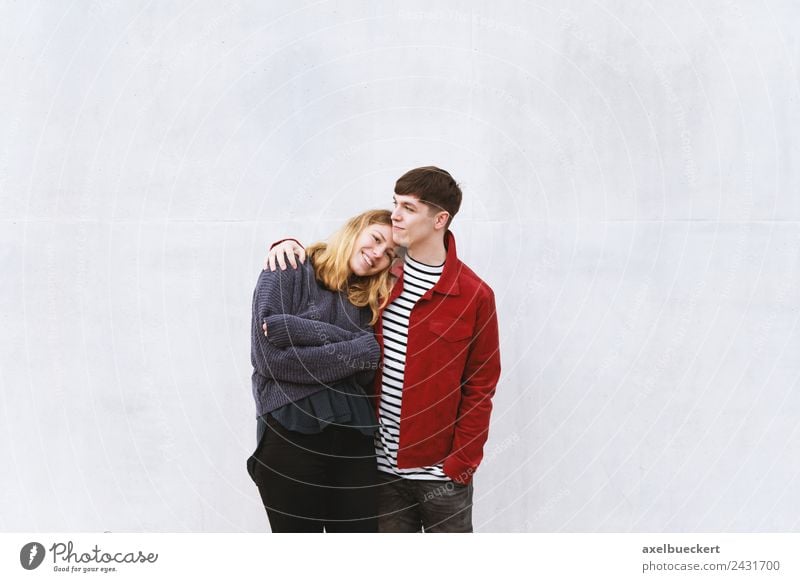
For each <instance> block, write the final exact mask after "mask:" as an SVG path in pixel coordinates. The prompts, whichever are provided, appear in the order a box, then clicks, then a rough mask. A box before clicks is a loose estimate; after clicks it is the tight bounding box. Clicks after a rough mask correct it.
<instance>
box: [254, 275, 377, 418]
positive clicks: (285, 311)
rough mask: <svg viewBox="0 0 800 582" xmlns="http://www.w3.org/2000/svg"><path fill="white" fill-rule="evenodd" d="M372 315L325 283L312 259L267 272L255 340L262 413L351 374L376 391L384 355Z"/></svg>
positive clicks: (257, 299)
mask: <svg viewBox="0 0 800 582" xmlns="http://www.w3.org/2000/svg"><path fill="white" fill-rule="evenodd" d="M371 315H372V314H371V311H370V309H369V308H368V307H355V306H353V304H352V303H350V301H348V299H347V295H346V294H344V293H340V292H339V293H334V292H332V291H328V290H327V289H325V288H324V287H322V286H321V285H320V284H319V283H318V282H317V281H316V279H315V277H314V271H313V269H312V267H311V261H310V260H307V261H306V263H305V264H304V265H301V266H300V267H299V268H298V269H286V270H285V271H262V272H261V276H260V277H259V278H258V284H257V285H256V289H255V291H254V293H253V319H252V324H251V343H250V360H251V361H252V363H253V376H252V381H253V397H254V398H255V401H256V411H257V416H262V415H263V414H266V413H268V412H271V411H273V410H275V409H277V408H280V407H281V406H283V405H285V404H288V403H289V402H295V401H297V400H299V399H301V398H304V397H306V396H309V395H310V394H313V393H315V392H319V391H320V390H325V389H327V388H329V387H331V386H333V385H335V383H337V382H339V381H342V380H346V379H350V380H351V381H356V382H357V383H358V384H359V385H360V386H362V387H363V388H364V389H365V390H366V392H367V393H371V390H372V389H371V385H372V378H373V377H374V374H375V370H376V369H377V367H378V363H379V360H380V348H379V347H378V342H377V341H376V339H375V335H374V334H373V333H372V328H371V327H370V325H369V320H370V319H371ZM263 322H266V323H267V334H268V335H267V337H264V332H263V330H262V328H261V324H262V323H263Z"/></svg>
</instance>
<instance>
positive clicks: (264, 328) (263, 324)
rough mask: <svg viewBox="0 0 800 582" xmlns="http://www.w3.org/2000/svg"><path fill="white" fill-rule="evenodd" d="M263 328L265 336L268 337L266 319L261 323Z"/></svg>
mask: <svg viewBox="0 0 800 582" xmlns="http://www.w3.org/2000/svg"><path fill="white" fill-rule="evenodd" d="M261 329H263V330H264V337H268V336H267V322H266V321H265V322H264V323H262V324H261Z"/></svg>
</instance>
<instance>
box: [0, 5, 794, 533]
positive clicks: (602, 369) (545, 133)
mask: <svg viewBox="0 0 800 582" xmlns="http://www.w3.org/2000/svg"><path fill="white" fill-rule="evenodd" d="M798 25H800V6H798V4H797V3H796V2H792V1H791V0H773V1H767V2H763V3H762V2H759V3H751V2H742V1H739V0H735V1H731V0H720V1H709V2H702V3H691V2H683V1H677V2H668V3H655V4H653V3H640V2H622V1H618V0H616V1H615V0H612V1H607V2H601V3H595V2H556V1H549V0H548V1H546V2H539V3H535V4H532V3H527V2H522V1H519V0H508V1H502V2H499V3H485V2H477V1H473V2H454V1H450V2H434V3H430V2H421V1H415V0H412V1H410V2H403V3H399V2H398V3H376V2H367V1H366V0H361V1H356V0H342V1H337V2H302V3H299V4H291V3H284V2H249V3H243V2H228V3H223V2H212V1H205V0H204V1H200V2H193V3H189V2H122V1H109V2H99V1H98V2H91V1H89V0H86V1H78V2H70V3H61V2H40V3H25V2H4V3H3V4H2V6H1V7H0V31H2V32H1V33H0V76H1V77H0V78H2V82H0V111H2V112H3V114H2V116H1V117H0V225H2V228H0V266H2V272H3V273H4V278H3V281H4V282H3V293H2V295H1V296H0V317H2V329H3V331H2V334H1V335H0V341H1V342H2V349H1V350H0V387H1V389H2V391H1V393H2V398H1V399H0V427H1V428H0V434H2V437H0V463H1V464H2V466H3V467H4V471H3V477H2V483H3V486H2V488H0V530H2V531H19V530H48V531H53V530H54V531H64V530H70V531H103V530H111V531H204V532H210V531H252V532H255V531H264V530H266V529H267V527H268V526H267V523H266V518H265V516H264V515H263V511H262V509H261V507H260V504H259V500H258V495H257V493H256V490H255V487H254V486H253V485H252V483H251V482H250V481H249V478H248V476H247V474H246V472H245V470H244V461H245V458H246V457H247V456H248V455H249V453H250V452H251V450H252V448H253V446H254V439H255V426H254V411H253V403H252V399H251V395H250V384H249V374H250V363H249V313H250V298H251V292H252V287H253V285H254V283H255V281H256V278H257V275H258V271H259V268H260V265H261V260H262V256H263V254H264V251H265V248H266V246H267V244H268V243H269V242H270V241H273V240H275V239H277V238H280V237H283V236H284V235H287V234H293V235H296V236H298V237H300V238H302V239H304V240H307V241H310V240H313V239H317V238H320V237H324V236H325V235H327V234H328V233H329V232H330V231H331V230H332V229H333V228H334V227H335V226H337V225H338V224H339V223H341V222H342V220H343V219H344V218H346V217H348V216H350V215H352V214H354V213H355V212H357V211H360V210H362V209H364V208H367V207H375V206H378V207H387V208H388V207H389V205H390V198H391V190H392V186H393V183H394V180H395V179H396V178H397V177H398V176H399V175H400V174H401V173H402V172H404V171H405V170H407V169H409V168H411V167H414V166H417V165H424V164H430V163H434V164H437V165H440V166H442V167H444V168H447V169H449V170H451V171H452V173H453V174H454V175H455V176H456V177H457V179H459V180H460V181H461V182H462V185H463V188H464V192H465V196H466V201H465V204H464V208H463V210H462V212H461V214H460V215H459V216H458V217H457V219H456V222H455V224H454V232H455V234H456V236H457V238H458V241H459V249H460V252H461V254H462V256H463V258H464V259H465V260H466V261H467V262H468V263H469V264H470V265H471V266H473V267H474V269H475V270H476V271H477V272H478V273H479V274H481V275H482V276H483V277H484V278H485V279H486V280H487V281H488V282H489V283H490V284H491V285H492V286H493V287H494V289H495V292H496V296H497V300H498V308H499V315H500V325H501V334H502V338H501V339H502V353H503V364H504V369H503V377H502V381H501V383H500V385H499V387H498V391H497V396H496V399H495V410H494V415H493V420H492V427H491V436H490V439H489V442H488V444H487V449H486V458H485V461H484V463H483V465H482V467H481V469H480V471H479V472H478V474H477V476H476V485H477V489H476V508H475V516H474V517H475V525H476V528H477V529H478V530H479V531H590V532H591V531H786V530H790V531H797V530H798V529H800V527H799V526H800V524H799V523H798V515H800V487H798V485H800V483H798V471H800V465H798V463H797V459H798V458H800V434H799V431H798V417H799V415H800V389H798V388H799V387H800V386H799V385H798V380H799V379H800V362H798V354H800V333H798V305H799V304H800V294H799V293H798V286H799V284H800V267H799V262H800V260H799V256H798V242H799V241H800V222H798V221H799V220H800V195H799V192H800V163H798V162H800V159H799V155H800V90H798V89H799V88H800V87H799V81H798V65H799V64H800V63H799V62H798V61H799V59H800V41H798V36H797V34H796V30H797V27H798Z"/></svg>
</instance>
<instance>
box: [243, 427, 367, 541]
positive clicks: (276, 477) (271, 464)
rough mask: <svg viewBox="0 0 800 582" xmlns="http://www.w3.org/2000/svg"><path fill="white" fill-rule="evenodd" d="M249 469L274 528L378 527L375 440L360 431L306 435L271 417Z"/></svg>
mask: <svg viewBox="0 0 800 582" xmlns="http://www.w3.org/2000/svg"><path fill="white" fill-rule="evenodd" d="M247 469H248V472H249V473H250V476H251V477H252V478H253V481H255V483H256V485H257V486H258V492H259V494H260V495H261V500H262V502H263V503H264V508H265V509H266V510H267V517H268V518H269V525H270V527H271V528H272V531H273V532H276V533H277V532H322V531H323V528H324V530H325V531H328V532H375V531H377V517H376V516H377V491H376V478H377V472H378V471H377V469H376V464H375V446H374V440H373V438H372V437H369V436H366V435H364V434H362V433H360V432H359V431H357V430H356V429H353V428H347V427H341V426H339V427H335V426H329V427H328V428H326V429H325V430H324V431H322V432H321V433H318V434H301V433H298V432H294V431H290V430H287V429H286V428H284V427H283V426H281V425H280V424H279V423H278V422H277V421H276V420H275V419H273V418H271V417H270V418H269V422H268V423H267V430H266V433H265V434H264V436H263V437H262V439H261V442H260V443H259V445H258V448H257V449H256V452H255V453H253V455H252V456H251V457H250V459H248V461H247Z"/></svg>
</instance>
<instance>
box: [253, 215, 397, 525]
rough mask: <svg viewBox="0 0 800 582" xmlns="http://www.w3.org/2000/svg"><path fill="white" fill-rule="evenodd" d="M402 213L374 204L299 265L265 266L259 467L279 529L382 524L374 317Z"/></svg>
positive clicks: (258, 377) (257, 382)
mask: <svg viewBox="0 0 800 582" xmlns="http://www.w3.org/2000/svg"><path fill="white" fill-rule="evenodd" d="M391 225H392V222H391V214H390V213H389V212H388V211H386V210H372V211H368V212H364V213H362V214H360V215H358V216H356V217H354V218H352V219H350V220H349V221H348V222H347V223H346V224H345V225H344V226H343V227H342V228H341V229H340V230H339V231H338V232H337V233H336V234H334V235H333V236H332V237H331V238H330V240H329V241H328V242H327V243H317V244H314V245H311V246H310V247H309V248H308V250H307V255H308V258H309V260H307V261H306V262H305V263H304V264H303V265H301V266H300V268H298V269H296V270H295V269H287V270H285V271H280V270H278V271H267V270H265V271H263V272H262V273H261V276H260V277H259V279H258V284H257V286H256V289H255V292H254V294H253V320H252V329H251V342H252V343H251V351H250V356H251V360H252V363H253V376H252V380H253V382H252V383H253V396H254V398H255V401H256V410H257V416H258V446H257V448H256V451H255V452H254V453H253V455H252V456H251V457H250V459H249V460H248V463H247V468H248V471H249V473H250V476H251V477H252V478H253V480H254V481H255V483H256V485H257V486H258V490H259V493H260V495H261V499H262V501H263V503H264V507H265V508H266V511H267V517H268V518H269V522H270V526H271V528H272V531H273V532H321V531H323V529H324V530H325V531H329V532H344V531H361V532H363V531H377V495H376V488H375V486H374V485H375V483H376V475H377V469H376V464H375V450H374V440H373V439H374V433H375V429H376V425H377V422H376V419H375V414H374V409H373V406H372V404H371V402H370V401H369V397H368V394H370V393H371V391H372V379H373V377H374V374H375V371H376V369H377V366H378V362H379V359H380V349H379V347H378V343H377V341H376V340H375V336H374V335H373V333H372V325H373V324H374V323H375V321H376V320H377V318H378V313H379V310H380V309H381V307H383V304H384V303H385V301H386V298H387V297H388V294H389V289H390V281H389V267H390V265H391V263H392V261H393V259H394V256H395V247H394V242H393V241H392V226H391Z"/></svg>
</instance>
